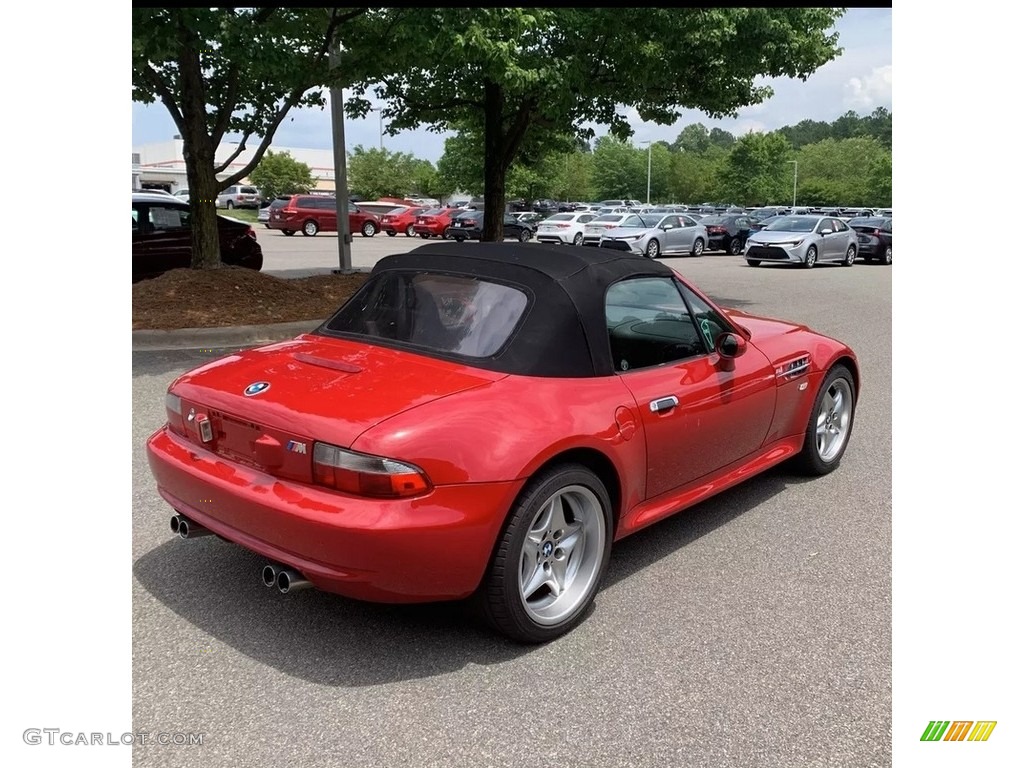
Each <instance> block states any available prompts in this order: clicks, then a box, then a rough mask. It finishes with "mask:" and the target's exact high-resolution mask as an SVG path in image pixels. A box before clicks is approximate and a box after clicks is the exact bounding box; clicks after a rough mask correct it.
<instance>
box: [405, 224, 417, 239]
mask: <svg viewBox="0 0 1024 768" xmlns="http://www.w3.org/2000/svg"><path fill="white" fill-rule="evenodd" d="M405 236H406V237H416V230H415V229H413V226H412V224H410V225H409V226H408V227H406V228H405Z"/></svg>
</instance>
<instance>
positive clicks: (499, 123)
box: [482, 80, 508, 243]
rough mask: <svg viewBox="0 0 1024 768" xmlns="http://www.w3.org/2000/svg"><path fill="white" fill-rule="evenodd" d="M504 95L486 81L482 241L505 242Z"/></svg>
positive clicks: (493, 84) (505, 166) (505, 167)
mask: <svg viewBox="0 0 1024 768" xmlns="http://www.w3.org/2000/svg"><path fill="white" fill-rule="evenodd" d="M504 110H505V94H504V92H503V90H502V88H501V86H500V85H498V84H497V83H493V82H491V81H489V80H487V81H485V82H484V230H483V236H482V240H485V241H489V242H498V243H500V242H501V241H502V240H504V239H505V225H504V221H505V172H506V171H507V170H508V165H507V163H506V162H505V156H506V152H505V131H504V129H505V126H504V119H503V118H504Z"/></svg>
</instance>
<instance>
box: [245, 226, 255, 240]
mask: <svg viewBox="0 0 1024 768" xmlns="http://www.w3.org/2000/svg"><path fill="white" fill-rule="evenodd" d="M245 236H246V237H251V238H252V239H253V240H255V239H256V230H255V229H253V228H252V227H249V228H248V229H247V230H245Z"/></svg>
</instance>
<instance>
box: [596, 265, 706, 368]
mask: <svg viewBox="0 0 1024 768" xmlns="http://www.w3.org/2000/svg"><path fill="white" fill-rule="evenodd" d="M605 321H606V324H607V327H608V339H609V343H610V345H611V352H612V361H613V364H614V365H615V369H616V370H617V371H618V372H619V373H624V372H626V371H632V370H636V369H638V368H650V367H652V366H656V365H663V364H665V363H674V362H676V361H678V360H685V359H687V358H691V357H698V356H700V355H704V354H707V350H706V349H705V347H704V344H703V342H702V341H701V336H700V333H699V331H698V330H697V326H696V325H695V324H694V322H693V318H692V317H691V316H690V311H689V310H688V309H687V307H686V304H685V303H684V302H683V298H682V296H681V295H680V294H679V290H678V288H677V287H676V283H675V281H674V280H672V278H668V277H664V278H662V277H638V278H633V279H628V280H621V281H620V282H618V283H615V284H614V285H612V286H611V287H610V288H609V289H608V293H607V294H606V295H605Z"/></svg>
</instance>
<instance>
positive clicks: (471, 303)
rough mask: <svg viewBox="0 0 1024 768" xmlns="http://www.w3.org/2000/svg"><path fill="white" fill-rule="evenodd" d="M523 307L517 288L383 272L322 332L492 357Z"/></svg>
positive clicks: (464, 277)
mask: <svg viewBox="0 0 1024 768" xmlns="http://www.w3.org/2000/svg"><path fill="white" fill-rule="evenodd" d="M527 304H528V298H527V295H526V294H525V293H524V292H523V291H521V290H519V289H518V288H513V287H511V286H508V285H502V284H500V283H494V282H490V281H487V280H483V279H480V278H477V277H471V276H467V275H449V274H439V273H424V272H405V271H387V272H382V273H380V274H378V275H375V276H374V277H372V278H370V280H368V281H367V282H366V284H365V285H364V286H363V287H362V288H360V290H359V291H358V292H357V293H356V294H355V295H354V296H353V297H352V299H350V300H349V301H348V302H347V303H346V304H345V306H344V307H342V309H341V310H340V311H339V312H338V314H336V315H335V316H334V317H333V318H331V320H330V322H329V323H328V324H327V326H326V330H328V331H331V332H335V333H344V334H356V335H359V336H368V337H371V338H374V339H381V340H390V341H397V342H403V343H407V344H414V345H417V346H420V347H425V348H427V349H430V350H433V351H436V352H440V353H444V354H456V355H464V356H467V357H481V358H482V357H491V356H492V355H494V354H496V353H497V352H498V351H499V350H500V349H501V348H502V347H503V346H504V345H505V343H506V342H507V341H508V340H509V338H510V337H511V336H512V332H513V331H514V330H515V329H516V326H517V325H518V324H519V321H520V320H521V319H522V317H523V313H524V311H525V310H526V306H527Z"/></svg>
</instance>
